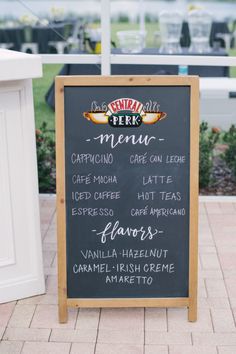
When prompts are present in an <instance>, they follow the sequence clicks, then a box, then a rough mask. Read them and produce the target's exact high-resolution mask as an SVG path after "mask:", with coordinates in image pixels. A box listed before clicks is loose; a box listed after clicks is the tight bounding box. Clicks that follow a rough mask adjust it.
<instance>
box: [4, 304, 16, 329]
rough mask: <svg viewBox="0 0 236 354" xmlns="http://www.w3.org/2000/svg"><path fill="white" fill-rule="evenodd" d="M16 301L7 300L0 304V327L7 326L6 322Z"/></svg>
mask: <svg viewBox="0 0 236 354" xmlns="http://www.w3.org/2000/svg"><path fill="white" fill-rule="evenodd" d="M15 305H16V302H15V301H14V302H8V303H6V304H0V327H4V326H7V323H8V321H9V319H10V317H11V315H12V313H13V311H14V308H15Z"/></svg>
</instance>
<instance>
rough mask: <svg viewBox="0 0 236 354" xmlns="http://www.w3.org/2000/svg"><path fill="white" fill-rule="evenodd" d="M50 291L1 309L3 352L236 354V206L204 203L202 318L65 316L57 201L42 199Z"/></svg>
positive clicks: (173, 313) (122, 312)
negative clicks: (61, 318) (63, 319)
mask: <svg viewBox="0 0 236 354" xmlns="http://www.w3.org/2000/svg"><path fill="white" fill-rule="evenodd" d="M40 208H41V229H42V238H43V252H44V268H45V277H46V287H47V292H46V294H45V295H41V296H36V297H32V298H27V299H23V300H20V301H17V302H11V303H7V304H2V305H0V338H2V340H1V343H0V354H18V353H21V354H39V353H40V354H94V353H96V354H117V353H118V354H216V353H218V354H236V327H235V321H236V201H235V203H234V202H200V222H199V290H198V304H199V308H198V321H197V322H196V323H189V322H188V321H187V310H186V309H183V308H182V309H181V308H180V309H168V310H166V309H164V308H163V309H155V308H151V309H148V308H147V309H143V308H138V309H134V308H129V309H102V310H99V309H80V310H76V309H71V310H70V311H69V320H68V323H67V324H59V323H58V317H57V276H56V274H57V257H56V250H57V245H56V211H55V197H54V196H52V197H47V196H40Z"/></svg>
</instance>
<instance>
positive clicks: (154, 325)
mask: <svg viewBox="0 0 236 354" xmlns="http://www.w3.org/2000/svg"><path fill="white" fill-rule="evenodd" d="M145 330H146V331H161V332H164V331H167V316H166V309H162V308H146V309H145Z"/></svg>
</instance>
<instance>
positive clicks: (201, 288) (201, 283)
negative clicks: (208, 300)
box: [198, 279, 207, 297]
mask: <svg viewBox="0 0 236 354" xmlns="http://www.w3.org/2000/svg"><path fill="white" fill-rule="evenodd" d="M198 296H199V297H207V291H206V285H205V280H204V279H198Z"/></svg>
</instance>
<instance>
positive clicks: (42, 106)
mask: <svg viewBox="0 0 236 354" xmlns="http://www.w3.org/2000/svg"><path fill="white" fill-rule="evenodd" d="M61 67H62V65H60V64H52V65H51V64H50V65H49V64H48V65H43V77H42V78H40V79H35V80H33V89H34V109H35V120H36V122H35V124H36V128H38V129H39V128H40V127H41V125H42V123H43V122H47V128H48V129H49V130H53V129H55V119H54V116H55V114H54V112H53V110H52V109H51V108H50V107H49V106H48V105H47V103H46V102H45V94H46V92H47V91H48V89H49V87H50V86H51V84H52V82H53V80H54V77H55V76H56V75H57V74H58V72H59V71H60V69H61Z"/></svg>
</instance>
